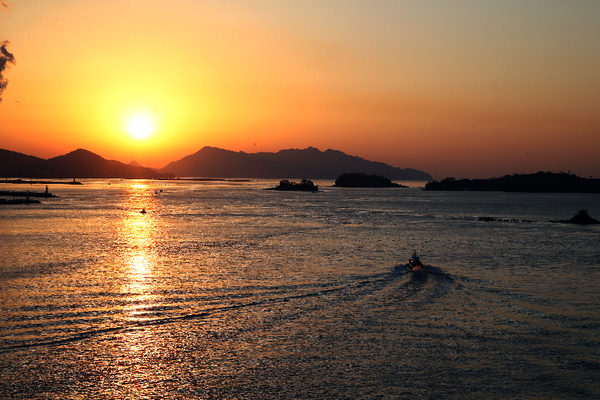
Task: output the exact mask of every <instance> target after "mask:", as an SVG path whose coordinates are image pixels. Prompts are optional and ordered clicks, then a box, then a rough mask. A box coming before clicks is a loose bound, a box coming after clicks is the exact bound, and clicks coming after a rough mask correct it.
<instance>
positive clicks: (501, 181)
mask: <svg viewBox="0 0 600 400" xmlns="http://www.w3.org/2000/svg"><path fill="white" fill-rule="evenodd" d="M424 190H448V191H469V190H470V191H498V192H532V193H536V192H537V193H600V179H593V178H589V179H588V178H581V177H579V176H577V175H573V174H570V173H565V172H560V173H553V172H541V171H540V172H537V173H535V174H513V175H506V176H503V177H501V178H491V179H455V178H446V179H444V180H442V181H441V182H438V181H432V182H428V183H427V184H426V185H425V188H424Z"/></svg>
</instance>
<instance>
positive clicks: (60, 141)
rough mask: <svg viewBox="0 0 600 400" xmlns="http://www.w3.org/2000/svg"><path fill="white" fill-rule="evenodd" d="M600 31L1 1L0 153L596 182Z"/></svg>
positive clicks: (533, 22) (531, 4)
mask: <svg viewBox="0 0 600 400" xmlns="http://www.w3.org/2000/svg"><path fill="white" fill-rule="evenodd" d="M599 21H600V1H597V0H588V1H585V0H581V1H497V0H495V1H487V0H480V1H456V0H448V1H439V0H438V1H400V0H397V1H392V0H389V1H383V0H370V1H340V0H338V1H328V0H319V1H309V0H303V1H282V0H271V1H268V0H260V1H251V0H248V1H241V0H240V1H201V0H194V1H192V0H188V1H184V0H171V1H152V0H144V1H133V0H132V1H110V0H103V1H91V0H90V1H82V0H26V1H25V0H23V1H19V0H12V1H10V2H9V1H1V2H0V42H3V41H9V43H8V44H6V49H7V51H9V52H10V53H11V54H12V55H14V58H15V60H16V63H15V64H14V65H12V64H7V68H6V69H5V70H4V71H3V72H2V76H3V79H5V80H8V85H7V87H6V89H5V90H4V91H3V92H2V94H1V98H2V102H1V103H0V148H4V149H8V150H13V151H18V152H22V153H26V154H32V155H36V156H39V157H44V158H50V157H55V156H58V155H61V154H64V153H67V152H69V151H72V150H75V149H77V148H85V149H87V150H90V151H93V152H95V153H97V154H99V155H101V156H102V157H104V158H107V159H116V160H119V161H122V162H125V163H128V162H130V161H131V160H133V159H135V160H136V161H138V162H139V163H141V164H142V165H144V166H150V167H157V168H160V167H163V166H165V165H166V164H167V163H168V162H170V161H174V160H177V159H180V158H182V157H184V156H186V155H189V154H192V153H194V152H196V151H198V150H199V149H200V148H202V147H204V146H215V147H221V148H224V149H228V150H234V151H245V152H250V153H253V152H259V151H278V150H281V149H286V148H306V147H308V146H313V147H317V148H319V149H321V150H326V149H328V148H331V149H336V150H341V151H343V152H345V153H347V154H351V155H356V156H360V157H363V158H366V159H370V160H374V161H382V162H385V163H388V164H391V165H393V166H397V167H401V168H417V169H421V170H424V171H426V172H429V173H430V174H432V175H433V176H434V178H436V179H443V178H445V177H447V176H454V177H456V178H478V177H481V178H485V177H493V176H502V175H506V174H512V173H530V172H537V171H540V170H543V171H553V172H559V171H564V172H567V171H571V172H572V173H576V174H578V175H580V176H585V177H587V176H595V177H600V22H599ZM135 117H143V118H146V119H147V120H148V121H149V122H150V123H151V125H152V132H151V133H150V136H148V137H147V138H145V139H137V138H135V137H133V136H132V135H131V134H130V132H129V131H128V125H129V123H130V121H131V120H132V119H133V118H135Z"/></svg>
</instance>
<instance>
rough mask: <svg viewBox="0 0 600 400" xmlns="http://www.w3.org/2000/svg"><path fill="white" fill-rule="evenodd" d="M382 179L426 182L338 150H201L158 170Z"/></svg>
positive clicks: (410, 172)
mask: <svg viewBox="0 0 600 400" xmlns="http://www.w3.org/2000/svg"><path fill="white" fill-rule="evenodd" d="M356 171H359V172H363V173H367V174H377V175H384V176H386V177H389V178H390V179H394V180H422V181H429V180H431V179H432V177H431V175H429V174H428V173H426V172H423V171H419V170H415V169H411V168H406V169H402V168H397V167H392V166H390V165H387V164H384V163H381V162H375V161H369V160H365V159H364V158H360V157H356V156H349V155H347V154H345V153H343V152H341V151H338V150H331V149H329V150H326V151H320V150H319V149H316V148H314V147H308V148H306V149H287V150H280V151H278V152H277V153H268V152H259V153H245V152H242V151H240V152H234V151H230V150H223V149H219V148H216V147H204V148H202V149H201V150H199V151H198V152H196V153H194V154H191V155H189V156H186V157H184V158H182V159H180V160H178V161H174V162H172V163H170V164H168V165H167V166H166V167H164V168H162V169H160V170H159V172H162V173H173V174H175V175H176V176H179V177H215V178H267V179H280V178H310V179H335V178H337V177H338V176H339V175H341V174H343V173H345V172H356Z"/></svg>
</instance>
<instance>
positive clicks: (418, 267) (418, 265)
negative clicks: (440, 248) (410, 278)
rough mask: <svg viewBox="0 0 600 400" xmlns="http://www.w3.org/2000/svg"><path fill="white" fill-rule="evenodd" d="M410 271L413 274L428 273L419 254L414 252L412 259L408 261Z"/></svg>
mask: <svg viewBox="0 0 600 400" xmlns="http://www.w3.org/2000/svg"><path fill="white" fill-rule="evenodd" d="M407 266H408V269H410V270H411V271H412V272H426V271H427V269H425V266H424V265H423V263H422V262H421V258H420V257H419V255H418V254H417V252H416V251H415V252H413V254H412V257H411V258H410V260H408V265H407Z"/></svg>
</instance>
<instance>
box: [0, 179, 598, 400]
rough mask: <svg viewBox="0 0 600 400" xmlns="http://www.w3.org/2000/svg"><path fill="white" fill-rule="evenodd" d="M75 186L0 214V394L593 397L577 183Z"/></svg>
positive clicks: (593, 274)
mask: <svg viewBox="0 0 600 400" xmlns="http://www.w3.org/2000/svg"><path fill="white" fill-rule="evenodd" d="M84 183H85V184H84V185H83V186H66V185H65V186H52V187H51V188H50V189H51V191H52V192H53V193H55V194H57V195H58V196H59V197H58V198H55V199H45V200H42V201H43V204H41V205H19V206H16V205H14V206H3V207H2V208H1V209H0V398H6V399H120V398H142V399H146V398H147V399H158V398H169V399H211V398H215V399H217V398H225V399H227V398H231V399H233V398H237V399H242V398H248V399H251V398H252V399H254V398H278V399H284V398H307V399H317V398H319V399H320V398H348V399H353V398H367V399H372V398H425V399H429V398H431V399H434V398H461V399H478V398H519V399H527V398H581V399H586V398H598V397H599V396H600V383H599V380H598V376H599V374H600V339H599V338H600V336H599V334H600V295H599V291H598V283H599V282H600V228H599V227H598V226H573V225H563V224H555V223H550V222H548V221H549V220H557V219H569V218H571V217H572V216H573V215H574V214H575V213H576V212H577V211H579V210H581V209H587V210H588V211H589V213H590V215H592V216H593V217H596V218H599V217H600V196H598V195H585V194H514V193H513V194H509V193H476V192H465V193H449V192H433V193H431V192H424V191H421V190H419V189H418V188H410V189H376V190H364V189H341V188H332V187H330V185H331V183H332V182H325V181H324V182H317V183H319V184H320V185H321V188H322V189H323V191H322V192H320V193H281V192H273V191H265V190H262V189H263V188H266V187H272V186H274V185H275V183H276V182H221V183H219V182H210V183H201V182H162V181H121V180H112V181H105V180H103V181H91V180H90V181H84ZM13 188H15V187H11V186H8V185H5V184H3V189H4V190H6V189H13ZM15 189H20V190H22V189H24V188H23V187H16V188H15ZM26 189H30V190H43V187H31V186H30V187H28V188H26ZM142 209H145V210H146V211H147V213H146V214H141V213H140V210H142ZM479 217H493V218H497V219H499V220H498V221H490V222H484V221H480V220H479ZM413 250H418V251H419V252H420V253H421V255H422V259H423V261H424V263H425V264H428V265H429V270H430V273H429V274H428V275H426V276H422V277H418V276H413V275H412V273H410V272H407V271H406V269H405V267H404V264H405V263H406V261H407V260H408V258H409V257H410V254H411V253H412V251H413Z"/></svg>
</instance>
